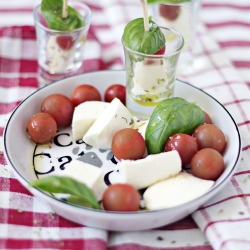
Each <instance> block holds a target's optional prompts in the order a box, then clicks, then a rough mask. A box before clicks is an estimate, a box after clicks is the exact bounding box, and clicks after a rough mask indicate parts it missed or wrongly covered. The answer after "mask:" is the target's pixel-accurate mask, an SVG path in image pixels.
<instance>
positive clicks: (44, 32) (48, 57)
mask: <svg viewBox="0 0 250 250" xmlns="http://www.w3.org/2000/svg"><path fill="white" fill-rule="evenodd" d="M68 5H69V6H71V7H72V8H74V9H76V10H77V11H78V12H79V13H80V14H81V15H82V16H83V19H84V25H83V26H82V27H80V28H78V29H74V30H67V31H60V30H54V29H50V28H49V27H48V25H47V23H46V21H45V19H44V17H43V14H42V11H41V5H38V6H37V7H36V8H35V9H34V12H33V17H34V21H35V27H36V36H37V48H38V66H39V69H38V71H39V82H40V84H41V85H44V84H48V83H50V82H53V81H55V80H59V79H62V78H64V77H66V76H69V75H73V74H74V73H75V72H76V71H77V70H78V69H79V68H80V67H81V65H82V63H83V60H84V47H85V42H86V37H87V34H88V30H89V26H90V22H91V16H92V13H91V10H90V8H89V7H88V6H87V5H86V4H84V3H81V2H77V1H74V0H69V1H68Z"/></svg>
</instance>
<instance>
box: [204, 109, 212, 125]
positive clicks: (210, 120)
mask: <svg viewBox="0 0 250 250" xmlns="http://www.w3.org/2000/svg"><path fill="white" fill-rule="evenodd" d="M203 112H204V115H205V121H204V123H205V124H212V119H211V117H210V116H209V114H208V113H206V112H205V111H203Z"/></svg>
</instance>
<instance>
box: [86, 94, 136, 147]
mask: <svg viewBox="0 0 250 250" xmlns="http://www.w3.org/2000/svg"><path fill="white" fill-rule="evenodd" d="M131 125H132V116H131V114H130V112H129V110H128V109H127V108H126V107H125V106H124V105H123V104H122V102H121V101H120V100H119V99H118V98H115V99H113V101H112V102H111V103H110V104H109V105H108V107H107V108H106V109H105V110H104V111H103V112H102V114H101V115H100V116H99V117H98V118H97V119H96V121H95V122H94V124H93V125H92V126H91V127H90V129H89V130H88V131H87V133H86V134H85V136H83V141H84V142H85V143H87V144H89V145H91V146H93V147H97V148H101V149H111V143H112V139H113V137H114V135H115V134H116V132H118V131H119V130H121V129H124V128H130V127H131Z"/></svg>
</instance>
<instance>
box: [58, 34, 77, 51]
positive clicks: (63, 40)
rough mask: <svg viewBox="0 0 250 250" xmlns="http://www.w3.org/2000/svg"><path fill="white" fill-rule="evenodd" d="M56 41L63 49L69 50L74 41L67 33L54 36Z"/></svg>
mask: <svg viewBox="0 0 250 250" xmlns="http://www.w3.org/2000/svg"><path fill="white" fill-rule="evenodd" d="M56 42H57V43H58V45H59V47H60V48H61V49H63V50H69V49H71V48H72V47H73V45H74V43H75V41H74V40H73V38H72V37H71V36H69V35H65V36H63V35H60V36H58V37H57V38H56Z"/></svg>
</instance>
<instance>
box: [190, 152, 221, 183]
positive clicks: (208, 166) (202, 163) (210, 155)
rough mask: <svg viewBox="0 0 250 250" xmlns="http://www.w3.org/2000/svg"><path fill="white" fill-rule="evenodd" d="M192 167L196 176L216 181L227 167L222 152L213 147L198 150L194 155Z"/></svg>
mask: <svg viewBox="0 0 250 250" xmlns="http://www.w3.org/2000/svg"><path fill="white" fill-rule="evenodd" d="M190 167H191V171H192V174H193V175H194V176H196V177H198V178H201V179H205V180H214V181H215V180H217V179H218V178H219V177H220V175H221V174H222V172H223V171H224V168H225V167H224V161H223V158H222V156H221V154H220V153H219V152H218V151H216V150H214V149H212V148H204V149H201V150H200V151H198V152H197V153H196V154H195V155H194V156H193V158H192V160H191V163H190Z"/></svg>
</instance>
